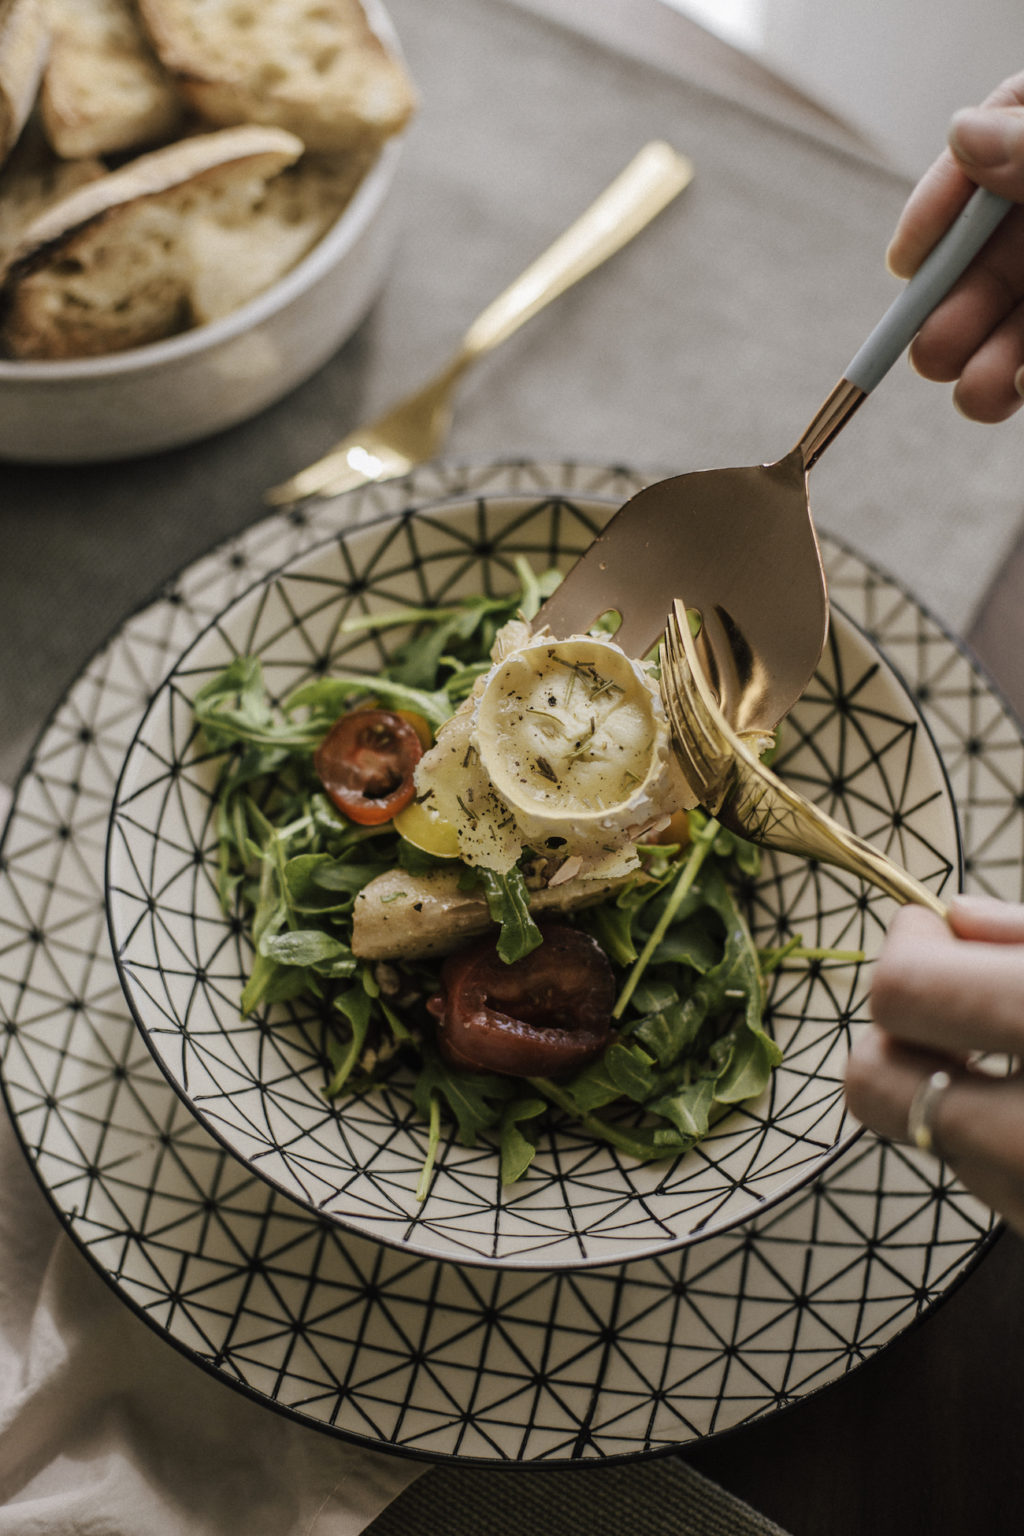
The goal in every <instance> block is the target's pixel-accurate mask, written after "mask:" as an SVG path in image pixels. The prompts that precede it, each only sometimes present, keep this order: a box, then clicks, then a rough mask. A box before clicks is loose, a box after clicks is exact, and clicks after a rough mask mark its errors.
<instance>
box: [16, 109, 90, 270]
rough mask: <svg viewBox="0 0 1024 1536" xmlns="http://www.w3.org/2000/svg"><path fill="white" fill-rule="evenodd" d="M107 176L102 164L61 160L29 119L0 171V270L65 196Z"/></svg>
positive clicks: (36, 124) (36, 122)
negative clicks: (37, 222) (37, 221)
mask: <svg viewBox="0 0 1024 1536" xmlns="http://www.w3.org/2000/svg"><path fill="white" fill-rule="evenodd" d="M106 174H107V168H106V166H105V165H104V164H103V162H102V160H96V159H91V158H90V159H81V160H61V159H59V158H58V156H57V155H55V154H54V153H53V151H52V150H51V149H50V146H49V144H48V143H47V141H46V139H45V137H44V135H43V131H42V128H41V127H40V124H39V121H38V118H31V119H30V120H29V123H28V125H27V126H26V128H25V130H24V131H23V133H22V135H21V138H20V139H19V140H18V142H17V144H16V145H15V146H14V149H13V150H12V151H11V153H10V155H9V157H8V159H7V163H6V164H5V165H4V167H3V169H2V170H0V266H2V265H3V263H4V262H5V261H6V260H7V259H8V257H9V256H10V255H11V253H12V252H13V251H14V248H15V246H16V245H17V244H18V242H19V240H20V239H21V238H22V235H23V234H24V232H25V230H26V229H27V228H28V226H29V225H30V224H31V223H32V221H33V220H34V219H37V218H38V217H39V215H40V214H41V213H43V212H45V210H46V209H47V208H51V207H52V206H53V204H54V203H57V202H59V201H60V200H61V198H63V197H66V196H67V195H68V193H69V192H74V191H75V189H76V188H77V187H82V186H84V185H85V184H86V182H89V181H98V180H99V178H100V177H101V176H105V175H106Z"/></svg>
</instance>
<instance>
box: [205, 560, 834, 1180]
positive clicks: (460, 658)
mask: <svg viewBox="0 0 1024 1536" xmlns="http://www.w3.org/2000/svg"><path fill="white" fill-rule="evenodd" d="M517 571H518V576H519V582H520V584H519V587H518V589H517V590H516V591H514V592H513V593H511V594H510V595H509V596H507V597H490V596H473V597H468V598H465V599H460V600H459V601H457V602H455V603H453V604H451V605H450V606H445V607H438V608H430V609H422V610H420V609H410V608H408V607H402V608H401V609H399V610H396V611H395V612H394V613H393V614H391V613H388V614H383V615H371V616H366V617H365V618H361V619H357V620H354V621H349V622H348V624H347V625H346V627H347V628H349V629H355V628H366V629H368V630H370V629H372V630H376V631H383V630H386V629H388V628H389V627H398V626H403V627H407V626H410V625H411V626H412V629H411V636H410V638H408V639H406V640H404V641H403V642H402V643H401V644H400V645H398V647H397V648H396V649H394V650H392V652H391V653H390V658H389V660H388V662H387V665H386V667H385V668H384V670H383V671H382V672H381V673H380V674H379V675H374V676H370V675H367V674H365V673H342V674H335V675H331V676H325V677H320V678H316V679H313V680H311V681H309V682H306V683H304V684H302V685H301V686H300V687H298V688H297V689H295V691H294V692H292V693H291V694H290V695H289V696H288V697H286V698H283V699H280V700H277V699H274V698H272V697H271V696H270V694H269V692H268V689H267V686H266V683H265V679H264V676H263V672H262V669H261V666H260V663H259V661H258V659H256V658H253V657H248V656H240V657H238V658H236V659H235V660H234V661H233V662H232V663H231V665H230V666H228V667H227V668H226V669H225V670H224V671H223V672H221V673H220V674H219V675H217V676H216V677H214V678H212V679H211V680H210V681H208V682H207V683H206V684H205V685H204V686H203V687H202V688H201V689H200V691H199V692H198V693H197V695H196V697H195V700H194V711H195V719H196V722H197V724H198V726H199V727H200V729H201V732H202V736H203V739H204V745H205V747H206V749H207V750H208V751H209V753H210V754H211V756H215V757H217V758H221V757H222V758H223V760H222V762H221V765H220V767H219V778H218V783H217V801H216V833H217V841H218V850H219V853H218V880H219V895H220V899H221V902H222V903H223V905H224V907H225V909H226V910H227V911H229V912H231V913H233V914H235V913H238V914H241V915H242V917H243V919H244V921H245V923H246V925H247V928H248V932H249V934H250V937H251V941H252V948H253V960H252V968H251V972H250V974H249V977H248V980H247V982H246V985H245V988H244V992H243V994H242V996H241V998H240V1008H241V1011H242V1012H243V1013H245V1014H248V1013H250V1012H252V1011H255V1010H260V1009H264V1008H267V1007H269V1006H270V1005H273V1004H277V1003H282V1002H287V1001H290V1000H294V999H296V998H299V997H303V998H305V999H307V1000H310V1001H312V1002H313V1003H314V1004H315V1006H316V1007H317V1009H318V1010H319V1011H322V1013H323V1015H324V1017H325V1019H326V1021H327V1024H328V1028H327V1030H326V1038H327V1040H328V1046H327V1059H326V1061H325V1082H324V1088H323V1091H324V1094H325V1095H326V1097H327V1098H328V1099H329V1100H338V1099H340V1098H341V1097H342V1096H343V1095H350V1094H367V1093H372V1092H373V1091H374V1088H375V1087H376V1086H377V1085H379V1084H380V1083H382V1082H383V1081H385V1080H386V1079H387V1078H388V1077H389V1076H390V1075H391V1074H393V1073H395V1072H397V1071H399V1070H403V1071H411V1073H412V1079H413V1093H414V1098H415V1104H416V1107H417V1110H418V1112H419V1114H420V1115H421V1116H422V1118H423V1121H424V1125H425V1126H426V1127H427V1128H428V1137H427V1141H428V1152H427V1156H426V1159H425V1164H424V1168H423V1173H422V1177H421V1180H420V1187H419V1190H418V1195H419V1197H420V1198H421V1199H422V1198H425V1197H426V1195H427V1193H428V1192H429V1187H430V1182H431V1177H432V1172H433V1168H434V1163H435V1159H436V1155H437V1151H438V1148H439V1146H440V1143H441V1138H442V1136H443V1135H445V1134H446V1132H445V1130H444V1127H445V1126H446V1125H447V1126H449V1127H450V1128H453V1129H454V1134H455V1135H456V1136H457V1138H458V1139H459V1141H460V1142H462V1143H463V1144H465V1145H468V1146H473V1145H475V1144H477V1143H478V1141H479V1140H480V1139H481V1138H484V1137H488V1138H492V1139H493V1141H494V1143H495V1145H496V1146H497V1147H498V1149H499V1150H500V1168H501V1178H502V1181H503V1182H504V1183H507V1184H510V1183H514V1182H515V1181H516V1180H518V1179H519V1178H521V1177H522V1175H523V1174H524V1173H525V1172H526V1170H527V1169H528V1168H529V1166H530V1163H531V1160H532V1159H533V1156H534V1153H535V1149H536V1146H537V1144H538V1139H539V1136H540V1135H541V1134H542V1132H543V1130H544V1129H545V1127H546V1126H548V1125H549V1124H551V1123H552V1122H558V1123H565V1122H572V1123H575V1124H576V1125H577V1126H578V1127H579V1128H581V1129H582V1131H584V1132H585V1133H586V1134H587V1135H589V1136H592V1137H594V1138H595V1139H597V1140H600V1141H603V1142H606V1143H610V1144H611V1145H612V1146H613V1147H615V1148H616V1149H618V1151H619V1152H620V1153H623V1154H625V1155H627V1156H629V1157H633V1158H637V1159H640V1160H644V1161H651V1160H656V1159H669V1158H674V1157H676V1156H678V1155H679V1154H680V1153H683V1152H686V1151H688V1150H689V1149H690V1148H691V1147H692V1146H693V1145H694V1144H695V1143H696V1142H698V1141H699V1140H700V1139H701V1138H702V1137H703V1136H705V1135H706V1134H707V1132H708V1129H709V1127H710V1126H711V1125H712V1124H713V1123H714V1121H715V1120H716V1119H717V1118H718V1117H719V1116H721V1115H722V1114H724V1113H726V1112H727V1111H728V1110H729V1108H730V1107H731V1106H734V1105H736V1104H738V1103H740V1102H741V1101H743V1100H745V1099H748V1098H751V1097H753V1096H755V1095H757V1094H759V1093H760V1092H761V1091H762V1090H763V1089H764V1088H765V1086H766V1085H767V1083H768V1081H769V1079H770V1076H771V1073H772V1071H773V1070H774V1068H775V1067H776V1066H777V1065H778V1063H779V1061H780V1059H781V1057H780V1051H779V1049H778V1047H777V1045H776V1044H775V1042H774V1040H773V1039H772V1038H771V1035H770V1034H769V1032H768V1030H767V1029H766V1028H765V1023H764V1007H765V991H766V977H767V976H768V974H769V973H770V971H771V970H772V969H774V968H775V967H777V966H778V965H780V964H782V963H784V962H787V961H789V960H806V959H808V958H811V957H812V956H813V955H814V954H815V952H812V951H806V950H803V949H802V948H801V946H800V941H799V940H793V941H792V942H791V943H790V944H788V945H786V946H785V947H784V948H779V949H776V950H771V951H764V950H759V949H758V948H757V947H756V945H755V943H754V941H753V939H752V937H751V933H750V930H749V928H748V925H747V922H746V920H745V917H744V913H743V891H744V888H745V887H747V886H748V885H749V883H750V882H751V881H752V880H753V879H754V878H755V876H756V874H757V871H758V851H757V849H756V848H754V847H753V846H752V845H751V844H748V843H745V842H743V841H741V840H740V839H738V838H737V837H735V836H734V835H733V834H731V833H729V832H727V831H725V830H724V829H723V828H722V827H720V826H719V825H718V824H717V823H716V822H715V821H713V820H711V819H709V818H708V817H707V816H706V815H704V814H703V813H702V812H701V811H699V810H696V809H691V810H688V811H679V810H677V811H675V812H674V813H673V814H671V815H670V816H669V815H665V816H662V817H660V818H658V820H657V821H656V823H655V824H654V826H652V827H651V828H650V829H648V830H647V831H646V832H645V833H644V835H642V836H641V837H640V838H639V839H638V840H635V841H633V842H631V843H630V844H629V846H628V849H627V850H626V854H627V855H628V856H626V857H625V858H624V857H623V854H622V850H621V849H615V848H609V849H608V850H607V860H606V867H605V866H602V868H599V869H597V870H596V874H595V872H594V871H590V870H587V869H586V868H584V869H583V875H582V876H580V875H578V874H577V873H576V871H577V869H578V867H579V865H580V859H579V857H578V856H574V858H568V857H566V853H565V846H564V845H565V844H566V839H565V838H563V837H558V836H549V835H546V829H547V823H546V822H542V821H541V820H538V819H536V818H535V820H534V822H532V823H528V824H526V825H527V831H526V833H522V831H521V829H520V834H519V835H521V836H522V838H523V842H522V847H521V848H520V847H519V846H518V843H515V844H511V845H508V846H510V847H511V848H512V852H511V853H510V852H508V851H507V850H506V854H505V856H504V857H503V858H502V859H499V860H496V861H494V862H495V863H497V864H498V865H499V866H500V867H494V864H493V863H492V864H490V865H489V864H487V863H485V862H471V861H467V859H466V858H465V857H464V848H463V845H462V844H461V843H460V842H459V840H458V838H457V837H456V835H455V832H454V831H453V828H452V826H451V825H450V823H449V822H447V821H446V820H445V819H444V818H443V817H438V816H437V814H436V813H435V814H433V815H432V814H431V812H432V810H434V807H432V805H431V801H432V799H433V793H434V792H433V789H431V788H428V789H426V790H425V791H424V789H423V784H424V777H423V771H422V770H423V767H424V764H425V763H427V762H428V761H429V759H428V756H427V755H428V754H430V753H432V752H433V753H434V754H435V756H436V753H437V750H438V747H439V746H440V744H441V743H443V742H445V741H446V740H451V739H455V738H454V737H453V735H452V733H453V732H457V730H458V729H460V728H461V724H460V723H461V722H462V720H463V719H464V718H468V717H467V710H468V709H469V708H470V706H471V705H472V704H473V701H474V699H475V698H477V697H478V696H479V694H480V690H481V680H482V679H485V677H487V676H488V675H490V674H491V673H492V672H493V668H494V661H493V656H492V652H493V651H494V649H495V647H496V646H498V647H499V648H500V645H501V636H502V634H503V633H507V626H509V625H510V624H514V623H515V621H516V620H517V617H518V618H519V619H520V620H522V619H525V620H529V619H530V618H531V617H532V616H533V615H534V614H535V613H536V612H537V610H538V609H539V607H540V605H541V603H542V602H543V600H544V598H545V597H546V596H547V595H548V594H549V593H550V592H551V591H552V590H553V589H554V586H555V585H556V584H557V581H558V580H559V576H558V573H557V572H553V571H552V572H545V573H544V574H542V575H540V576H538V575H536V574H534V572H533V571H532V570H531V569H530V568H529V566H528V565H527V564H526V563H525V562H518V563H517ZM521 627H522V628H523V629H524V630H525V629H526V628H527V626H526V625H522V626H521ZM606 638H607V637H606ZM619 654H620V655H621V654H622V653H621V652H620V653H619ZM555 660H556V661H558V663H559V665H560V666H561V667H562V672H563V673H564V674H565V679H566V681H565V684H564V687H563V691H562V693H561V694H559V695H558V696H557V700H556V694H555V692H554V691H552V692H551V693H550V695H549V696H548V698H547V700H546V702H545V700H542V705H543V707H536V706H535V704H534V703H531V702H529V701H527V703H526V704H525V705H524V706H523V710H522V711H521V713H520V715H519V716H518V717H517V718H519V719H522V720H526V723H527V724H528V725H529V726H530V728H531V729H535V730H543V731H545V732H546V733H547V735H546V736H545V737H544V738H543V739H544V740H548V739H550V740H552V741H555V738H556V736H557V735H558V734H559V733H561V735H563V736H564V735H565V733H566V730H567V729H568V727H566V726H565V719H566V718H567V716H566V711H565V709H563V708H562V705H563V704H564V703H565V700H566V699H568V697H569V694H570V692H571V693H572V696H573V699H574V700H575V701H576V702H575V703H574V704H573V705H572V707H573V708H575V709H576V711H577V713H576V716H574V717H573V720H574V721H576V720H577V719H578V721H580V722H582V724H580V725H579V727H578V728H577V725H576V724H575V723H573V725H572V729H573V730H574V731H575V732H576V735H575V737H574V739H573V740H571V741H569V742H568V743H567V745H566V746H565V748H564V751H563V756H562V759H560V760H559V761H563V762H565V763H567V764H570V765H571V764H573V763H574V762H577V761H583V760H585V759H587V758H588V757H590V758H593V756H594V754H595V752H596V751H597V744H598V740H599V736H600V732H601V730H602V729H604V726H603V724H602V722H603V720H604V719H605V717H606V716H607V718H608V719H610V720H611V719H612V717H611V715H609V714H608V710H607V709H605V714H604V715H602V716H601V718H600V719H599V718H598V715H599V708H598V706H599V705H602V706H603V705H604V703H605V701H606V700H607V699H608V698H609V696H610V695H611V692H612V686H611V684H609V682H608V680H607V679H606V678H605V677H604V676H603V675H598V673H597V671H596V670H595V668H594V667H593V666H592V664H591V663H590V662H589V660H587V661H584V660H580V659H579V658H578V656H577V655H576V654H575V653H573V655H572V656H571V657H570V659H569V661H568V663H566V661H565V657H564V656H563V657H556V658H555ZM631 665H632V663H631ZM644 672H645V674H646V675H647V676H648V677H650V678H653V679H654V680H655V682H656V676H657V671H656V665H655V664H653V663H650V662H649V663H647V664H645V667H644ZM570 674H573V675H571V676H570ZM615 686H616V687H619V684H616V685H615ZM544 687H545V688H546V687H547V681H546V680H545V681H544ZM624 687H625V685H622V687H620V692H622V691H623V689H624ZM514 697H515V698H516V699H518V698H519V697H520V695H519V694H515V695H514ZM556 702H557V704H558V708H557V709H556V707H555V706H556ZM549 704H550V706H551V707H550V708H549V707H548V705H549ZM506 705H507V698H505V699H503V701H502V706H503V707H505V706H506ZM621 713H622V712H621V710H620V711H619V716H617V717H616V718H619V717H621ZM528 716H529V718H528V719H527V717H528ZM534 717H536V718H534ZM508 718H511V717H509V716H508V713H507V709H506V715H505V716H504V717H503V719H508ZM446 727H447V728H448V734H447V736H446V732H445V728H446ZM616 729H617V730H619V738H614V731H615V730H616ZM630 729H632V730H635V727H634V726H631V727H630ZM607 732H611V733H613V734H612V735H611V736H609V741H610V743H611V745H610V746H609V747H608V749H607V750H608V752H609V753H610V752H612V750H613V749H614V751H615V752H616V753H618V754H619V757H617V758H616V761H619V758H620V757H621V756H622V754H623V752H624V751H625V746H624V745H623V742H624V741H625V737H624V734H623V728H622V727H621V724H620V725H616V724H615V723H614V720H613V721H612V724H611V725H609V726H608V727H607ZM607 732H606V734H607ZM620 738H621V739H620ZM496 739H500V740H503V741H504V740H510V739H511V737H510V735H509V730H508V728H507V727H506V726H505V725H502V728H501V731H500V732H498V735H497V737H496ZM627 745H628V743H627ZM457 755H458V764H457V765H456V766H460V767H461V769H464V770H466V771H467V772H468V771H469V769H468V768H467V765H471V766H472V762H473V751H472V748H471V747H467V748H466V750H465V752H463V751H462V748H461V746H459V749H458V754H457ZM535 755H536V756H537V757H539V758H540V766H539V767H538V765H537V764H535V765H534V767H535V768H536V770H537V771H536V772H535V773H534V778H536V779H537V780H538V782H539V781H540V780H541V779H545V780H548V784H547V785H546V786H544V787H545V788H547V789H548V790H549V791H551V793H552V794H553V788H552V785H551V779H553V778H557V775H556V774H555V770H554V769H553V768H552V762H554V761H556V759H554V758H553V757H552V754H551V753H550V752H547V751H546V752H545V753H543V754H542V753H537V754H535ZM448 756H449V758H450V759H452V761H454V758H452V753H451V751H449V754H448ZM545 770H547V771H545ZM446 772H447V770H446ZM627 772H630V774H631V777H632V778H637V777H639V774H634V773H631V771H630V770H627ZM623 783H624V784H626V785H627V786H628V784H629V779H623ZM622 792H623V793H625V790H623V791H622ZM467 793H468V794H469V795H470V797H471V798H472V795H473V793H474V791H473V788H472V787H470V789H469V790H467V791H464V790H462V789H459V788H458V787H457V786H456V788H455V789H453V790H452V791H451V794H450V795H449V802H448V803H449V805H450V804H452V803H455V802H456V801H457V803H458V805H459V807H460V808H461V811H464V812H466V816H465V817H461V813H460V819H461V820H463V822H464V826H465V829H466V836H467V837H468V836H469V833H470V831H472V830H473V829H475V828H476V825H477V820H478V811H476V810H474V808H473V805H474V804H475V805H476V806H477V807H478V808H479V806H480V804H481V800H480V797H479V794H478V796H477V799H476V801H475V802H473V804H469V803H467V802H466V800H465V794H467ZM587 803H588V804H589V802H587ZM498 804H499V809H500V808H501V802H498ZM506 823H507V818H504V820H503V819H502V818H499V820H498V822H497V823H496V824H497V825H499V826H504V825H505V824H506ZM600 824H601V825H602V826H606V825H608V824H609V822H608V818H607V817H605V818H603V820H602V821H601V823H600ZM530 826H533V827H534V828H535V829H536V828H539V829H540V835H538V836H537V837H536V838H535V840H534V842H533V843H531V841H530V831H529V829H530ZM570 842H571V838H570ZM471 846H475V845H471ZM600 857H601V858H605V853H604V852H602V853H601V855H600ZM616 860H617V861H618V862H617V863H616ZM553 871H554V873H553ZM559 871H560V873H559ZM567 872H568V873H567ZM588 874H589V875H590V878H589V879H588V878H586V877H587V875H588ZM836 958H856V957H852V956H851V957H838V956H837V957H836ZM281 1027H283V1028H286V1027H287V1023H283V1024H282V1026H281Z"/></svg>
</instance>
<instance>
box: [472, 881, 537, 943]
mask: <svg viewBox="0 0 1024 1536" xmlns="http://www.w3.org/2000/svg"><path fill="white" fill-rule="evenodd" d="M473 884H475V885H477V886H479V887H480V888H481V889H482V890H483V893H484V897H485V899H486V901H487V910H488V912H489V913H490V915H491V920H492V922H495V923H500V925H501V932H500V933H499V935H498V954H499V956H500V957H501V959H502V960H504V961H505V963H506V965H511V963H512V962H513V960H521V959H522V958H523V956H524V955H528V954H529V953H530V952H531V950H534V949H536V948H537V945H538V944H539V943H540V942H541V931H540V929H539V928H538V927H537V924H536V923H535V922H534V920H533V917H532V915H531V913H530V892H529V890H528V889H527V885H526V879H525V877H524V875H523V872H522V870H521V869H520V868H519V866H518V865H515V866H514V867H513V868H512V869H510V870H509V872H508V874H507V875H499V874H497V873H496V872H495V871H494V870H493V869H484V868H482V867H481V866H476V867H474V869H473V871H472V875H471V887H472V885H473Z"/></svg>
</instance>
